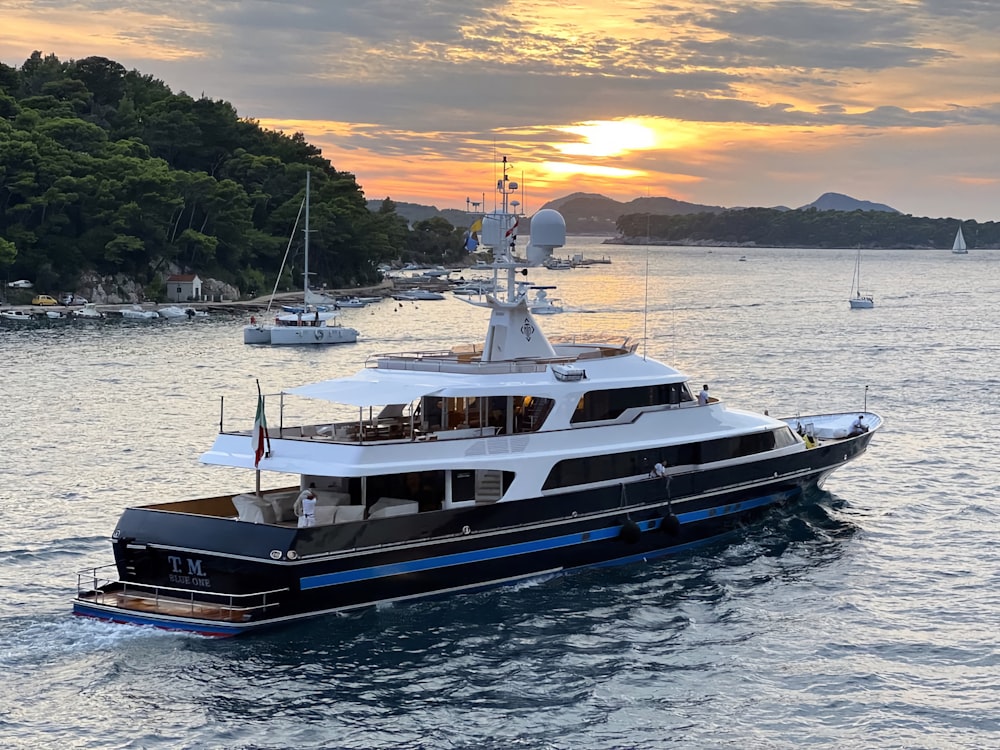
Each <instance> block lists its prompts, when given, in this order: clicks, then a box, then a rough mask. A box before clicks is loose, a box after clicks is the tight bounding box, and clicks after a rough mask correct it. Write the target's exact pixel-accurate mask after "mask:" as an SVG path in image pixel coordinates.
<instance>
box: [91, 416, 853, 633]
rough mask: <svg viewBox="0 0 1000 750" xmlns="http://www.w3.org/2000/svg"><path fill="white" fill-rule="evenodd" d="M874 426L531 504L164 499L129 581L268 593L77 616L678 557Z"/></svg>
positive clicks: (359, 599)
mask: <svg viewBox="0 0 1000 750" xmlns="http://www.w3.org/2000/svg"><path fill="white" fill-rule="evenodd" d="M870 439H871V435H870V434H868V435H862V436H859V437H857V438H853V439H850V440H846V441H842V442H838V443H834V444H830V445H826V446H823V447H820V448H816V449H813V450H809V451H804V452H799V453H795V454H793V455H790V456H784V457H779V458H772V459H768V460H764V461H757V462H753V463H749V464H742V465H738V466H731V467H726V468H720V469H715V470H709V471H694V472H689V473H683V474H678V475H675V476H673V477H672V478H671V479H670V481H669V482H667V481H666V480H664V479H648V480H642V481H638V482H633V483H630V484H621V485H615V486H611V487H602V488H599V489H592V490H584V491H576V492H572V493H566V494H561V495H555V496H548V497H542V498H535V499H532V500H527V501H519V502H507V503H495V504H490V505H481V506H476V507H471V508H461V509H453V510H443V511H436V512H428V513H420V514H417V515H407V516H397V517H390V518H384V519H378V520H369V521H359V522H356V523H348V524H336V525H330V526H320V527H315V528H310V529H293V528H285V527H281V526H269V525H254V524H247V523H239V522H235V521H232V520H229V519H220V518H208V517H202V516H192V515H187V514H182V513H172V512H165V511H157V510H155V509H141V508H140V509H130V510H127V511H126V512H125V513H124V514H123V516H122V518H121V519H120V521H119V525H118V529H117V530H116V532H115V535H116V542H115V545H114V547H115V557H116V563H117V566H118V574H119V577H120V579H121V581H122V582H123V583H124V584H125V585H126V586H127V585H146V586H151V587H165V588H166V587H169V588H170V589H184V590H186V592H187V593H185V596H190V597H193V598H197V599H199V600H204V601H220V600H221V599H222V598H224V597H223V595H233V594H236V595H254V594H255V592H263V591H267V592H275V591H278V592H280V593H278V594H274V593H270V594H269V597H270V598H269V599H268V602H267V604H268V606H267V607H262V608H259V609H255V610H253V611H252V612H248V613H247V614H244V615H242V617H241V618H240V621H239V622H236V623H225V624H216V625H212V624H211V623H208V624H207V625H206V624H205V623H204V622H202V621H200V620H199V621H197V622H196V621H195V620H198V618H192V617H183V616H181V617H166V618H165V617H162V616H158V615H156V614H155V613H154V614H152V615H150V614H141V613H135V612H125V613H123V612H122V611H121V610H120V608H118V607H106V606H101V605H99V604H98V603H97V602H96V600H93V599H87V598H85V597H84V598H78V600H77V602H76V606H75V609H76V611H77V613H78V614H85V615H92V616H96V617H102V618H105V619H116V620H119V621H127V622H144V623H149V624H154V625H160V626H164V627H178V626H180V627H182V628H183V629H193V630H199V631H200V632H210V633H211V634H213V635H230V634H235V633H238V632H244V631H246V630H250V629H254V628H258V627H262V626H266V625H273V624H275V623H279V622H287V621H290V620H296V619H302V618H305V617H311V616H315V615H318V614H323V613H328V612H337V611H346V610H351V609H356V608H360V607H367V606H371V605H373V604H377V603H379V602H387V601H403V600H408V599H415V598H420V597H427V596H436V595H440V594H445V593H450V592H455V591H468V590H475V589H479V588H485V587H491V586H496V585H502V584H505V583H509V582H513V581H517V580H522V579H525V578H529V577H534V576H539V575H545V574H549V573H557V572H561V571H566V570H572V569H578V568H586V567H592V566H600V565H610V564H619V563H626V562H630V561H634V560H642V559H649V558H652V557H656V556H660V555H665V554H671V553H674V552H677V551H680V550H684V549H687V548H689V547H691V546H693V545H697V544H700V543H704V542H705V541H706V540H711V539H715V538H718V537H720V536H722V535H725V534H727V533H728V532H730V531H732V530H733V529H734V528H735V527H737V526H739V525H741V524H744V523H747V522H749V521H752V520H754V519H756V518H757V517H759V516H760V515H761V514H763V513H765V512H766V511H767V510H768V509H769V508H772V507H774V506H776V505H782V504H785V503H788V502H792V501H794V500H796V499H797V498H798V497H799V496H800V495H801V493H802V491H803V490H804V489H806V488H809V487H811V486H814V485H816V484H817V483H820V482H821V481H822V479H823V478H824V477H825V476H826V474H827V473H829V472H830V471H832V470H833V469H835V468H836V467H837V466H840V465H842V464H843V463H845V462H847V461H849V460H851V459H852V458H854V457H856V456H857V455H859V454H860V453H862V452H863V451H864V450H865V448H866V447H867V444H868V442H869V440H870Z"/></svg>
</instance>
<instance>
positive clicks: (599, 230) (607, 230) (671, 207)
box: [368, 193, 900, 235]
mask: <svg viewBox="0 0 1000 750" xmlns="http://www.w3.org/2000/svg"><path fill="white" fill-rule="evenodd" d="M381 205H382V201H380V200H369V201H368V208H369V210H371V211H377V210H378V209H379V207H380V206H381ZM542 208H552V209H555V210H557V211H559V213H561V214H562V215H563V218H564V219H566V231H567V232H569V233H570V234H607V235H613V234H615V233H616V232H617V222H618V217H619V216H624V215H626V214H653V215H660V216H678V215H682V214H699V213H721V212H722V211H728V210H731V209H730V208H727V207H725V206H709V205H704V204H701V203H688V202H687V201H680V200H677V199H675V198H667V197H645V198H634V199H632V200H630V201H627V202H622V201H616V200H614V199H612V198H607V197H605V196H603V195H600V194H598V193H571V194H570V195H566V196H564V197H562V198H556V199H555V200H551V201H549V202H548V203H546V204H545V205H543V206H542ZM739 208H744V207H743V206H741V207H739ZM772 208H775V209H777V210H779V211H791V210H799V211H804V210H808V209H810V208H814V209H816V210H818V211H848V212H849V211H858V210H861V211H887V212H890V213H900V212H899V211H897V210H896V209H895V208H892V207H890V206H887V205H885V204H883V203H872V202H871V201H862V200H858V199H856V198H852V197H850V196H849V195H843V194H841V193H823V195H821V196H820V197H819V198H817V199H816V200H814V201H813V202H812V203H807V204H806V205H804V206H800V207H799V208H798V209H790V208H788V207H787V206H772ZM396 213H398V214H399V215H400V216H402V217H404V218H405V219H406V220H407V221H409V222H410V224H413V223H414V222H417V221H425V220H427V219H430V218H432V217H435V216H441V217H443V218H445V219H447V220H448V221H449V222H450V223H451V224H452V226H456V227H467V226H469V224H470V223H471V222H472V219H473V217H472V216H471V215H470V214H469V213H467V212H465V211H462V210H460V209H453V208H446V209H439V208H437V207H436V206H423V205H420V204H417V203H398V202H397V203H396ZM522 231H527V230H526V228H523V229H522Z"/></svg>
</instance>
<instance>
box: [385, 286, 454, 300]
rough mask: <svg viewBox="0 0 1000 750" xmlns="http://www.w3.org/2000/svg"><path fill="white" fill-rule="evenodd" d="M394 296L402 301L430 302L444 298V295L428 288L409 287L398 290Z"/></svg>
mask: <svg viewBox="0 0 1000 750" xmlns="http://www.w3.org/2000/svg"><path fill="white" fill-rule="evenodd" d="M392 298H393V299H394V300H398V301H401V302H430V301H436V300H443V299H444V295H443V294H441V293H440V292H432V291H430V290H428V289H408V290H406V291H403V292H396V293H395V294H393V295H392Z"/></svg>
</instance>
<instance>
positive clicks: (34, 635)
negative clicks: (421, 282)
mask: <svg viewBox="0 0 1000 750" xmlns="http://www.w3.org/2000/svg"><path fill="white" fill-rule="evenodd" d="M573 253H583V254H584V255H585V256H588V257H597V258H599V257H602V256H605V255H606V256H609V257H610V258H611V260H612V263H611V264H610V265H595V266H592V267H589V268H577V269H574V270H570V271H547V270H544V269H542V270H537V271H535V270H533V271H532V272H531V274H530V276H529V278H530V279H531V280H532V281H534V282H535V283H538V284H555V285H556V286H557V289H556V290H550V291H549V296H550V297H552V298H557V299H558V300H559V304H561V305H562V306H564V307H565V308H566V309H567V310H568V311H571V312H566V313H564V314H561V315H554V316H547V317H546V318H545V319H540V320H539V323H540V325H541V326H542V327H543V328H544V330H545V331H546V332H547V333H548V334H549V335H550V336H552V337H574V336H582V335H584V334H587V333H589V332H597V333H603V334H606V335H608V336H618V337H619V338H620V337H622V336H624V335H631V336H632V337H633V339H634V340H635V341H636V342H637V344H638V349H637V351H638V352H639V353H640V354H644V355H646V356H650V357H655V358H658V359H662V360H665V361H667V362H669V363H671V364H673V365H675V366H676V367H678V368H679V369H681V370H682V371H683V372H685V373H687V374H688V375H689V376H690V377H691V378H692V385H693V386H694V387H695V388H696V389H700V387H701V385H703V384H708V385H709V388H710V392H711V393H712V395H713V396H715V397H717V398H721V399H723V400H724V401H726V402H727V403H728V404H730V405H731V406H734V407H742V408H748V409H752V410H764V409H767V410H768V411H769V412H770V414H772V415H775V416H794V415H796V414H810V413H817V412H823V411H853V410H859V411H860V410H862V409H864V408H867V409H869V410H871V411H876V412H878V413H879V414H881V415H882V416H883V417H884V418H885V420H886V425H885V427H884V429H883V430H881V431H880V432H879V433H878V434H877V435H876V436H875V438H874V440H873V442H872V445H871V448H870V450H869V452H868V453H867V454H866V455H865V456H863V457H862V458H861V459H860V460H858V461H856V462H854V463H852V464H850V465H849V466H846V467H844V468H842V469H840V470H838V471H837V472H835V473H834V474H833V475H832V476H831V477H830V479H829V480H828V482H827V484H826V486H825V489H824V491H822V492H819V493H816V494H815V495H814V496H813V497H811V498H809V500H810V502H809V503H807V504H805V505H802V506H799V507H796V508H792V509H786V510H784V511H782V512H777V513H774V514H772V515H770V516H768V517H767V518H766V519H765V520H763V521H762V522H760V523H758V524H754V525H752V526H747V527H746V528H743V529H740V530H739V531H738V532H736V533H735V534H734V535H733V536H732V537H731V538H730V539H729V540H727V541H726V542H725V543H723V544H715V545H711V546H707V547H703V548H700V549H698V550H696V551H694V552H691V553H686V554H684V555H679V556H676V557H672V558H668V559H658V560H655V561H649V562H647V563H639V564H633V565H628V566H622V567H618V568H612V569H601V570H592V571H584V572H579V573H575V574H570V575H566V576H562V577H556V578H551V579H548V580H541V581H534V582H531V583H528V584H522V585H519V586H516V587H512V588H508V589H501V590H497V591H491V592H488V593H479V594H471V595H460V596H453V597H450V598H446V599H442V600H437V601H429V602H418V603H410V604H405V605H402V604H401V605H395V606H389V607H382V608H378V609H373V610H369V611H366V612H363V613H360V614H354V615H350V616H343V617H337V616H331V617H324V618H321V619H317V620H314V621H311V622H308V623H304V624H300V625H295V626H292V627H288V628H283V629H281V630H276V631H274V632H271V633H267V634H261V635H251V636H249V637H246V638H241V639H230V640H210V639H204V638H200V637H197V636H192V635H181V634H176V633H169V632H164V631H158V630H153V629H145V628H136V627H129V626H119V625H111V624H107V623H101V622H96V621H92V620H86V619H81V618H74V617H72V616H71V614H70V607H71V605H70V600H71V598H72V596H73V594H74V593H75V587H76V571H78V570H80V569H84V568H88V567H93V566H97V565H103V564H107V563H110V562H111V560H112V556H111V548H110V543H109V535H110V533H111V531H112V530H113V529H114V526H115V521H116V519H117V517H118V515H119V514H120V513H121V511H122V509H123V508H124V507H126V506H128V505H132V504H137V503H148V502H157V501H162V500H171V499H183V498H188V497H196V496H205V495H214V494H221V493H225V492H233V491H239V490H242V489H246V488H247V486H248V484H249V483H252V481H253V480H252V477H250V476H247V475H246V473H245V472H241V471H237V470H231V469H221V468H218V467H206V466H202V465H200V464H199V463H198V456H199V455H200V453H201V452H202V451H204V450H206V449H207V448H208V447H209V446H210V445H211V442H212V440H213V438H214V435H215V433H216V431H217V430H218V428H219V423H220V419H222V418H223V417H222V416H221V415H222V414H223V413H224V414H225V417H224V419H225V420H226V423H225V426H226V427H227V428H236V427H240V428H249V427H250V425H251V424H252V421H253V415H254V407H255V403H256V394H257V382H258V381H259V382H260V385H261V388H262V390H263V391H264V392H265V393H277V392H278V391H280V390H281V389H282V388H287V387H291V386H293V385H297V384H302V383H306V382H312V381H316V380H322V379H324V378H328V377H333V376H338V375H344V374H348V373H350V372H353V371H355V370H357V369H359V368H360V367H362V366H363V365H364V363H365V361H366V359H367V358H368V357H369V356H370V355H372V354H374V353H378V352H393V351H415V350H426V349H439V348H442V347H447V346H450V345H452V344H453V343H457V342H462V343H472V342H480V341H481V340H482V338H483V336H484V334H485V330H486V317H485V315H484V311H483V310H481V309H479V308H475V307H472V306H470V305H467V304H465V303H464V302H462V301H460V300H457V299H454V298H449V299H447V300H445V301H443V302H421V303H409V302H406V303H398V302H393V301H391V300H388V301H385V302H382V303H379V304H377V305H373V306H370V307H368V308H363V309H352V310H345V311H344V312H343V316H342V318H343V322H344V323H345V324H346V325H351V326H353V327H355V328H357V329H358V330H359V331H360V332H361V338H360V339H359V342H358V343H357V344H355V345H344V346H335V347H320V348H301V349H298V348H287V347H252V346H246V345H244V344H243V343H242V341H243V337H242V331H241V326H242V325H243V324H244V323H245V322H246V321H244V320H242V319H239V318H235V317H224V316H217V317H213V318H209V319H199V320H180V321H174V322H168V321H162V322H154V323H153V324H149V323H142V322H139V323H128V322H119V323H114V324H109V323H105V324H80V325H77V324H74V325H64V326H52V327H40V328H30V329H19V328H13V327H0V367H2V370H0V383H2V388H0V396H2V404H0V410H2V411H0V413H2V415H3V419H2V422H0V424H2V427H3V431H2V436H3V437H2V441H3V442H2V451H0V512H2V524H0V563H2V564H0V576H2V581H0V584H2V585H0V598H2V601H0V673H2V674H3V677H4V683H5V685H4V689H3V690H2V691H0V745H2V746H3V747H5V748H33V749H34V748H61V749H62V750H68V749H69V748H290V747H294V748H476V749H477V750H487V749H493V748H496V749H497V750H499V749H501V748H504V749H505V748H574V749H580V748H725V747H732V748H801V747H811V748H812V747H826V748H876V747H877V748H889V747H898V748H985V747H996V746H1000V723H998V718H997V717H998V716H1000V711H998V710H997V703H998V701H1000V651H998V640H1000V638H998V635H997V624H998V622H1000V552H998V549H1000V545H998V544H997V536H998V526H1000V524H998V518H997V486H998V477H997V469H996V448H995V440H996V425H997V424H998V423H1000V395H998V394H1000V366H998V365H997V363H998V362H1000V307H998V305H997V301H998V300H1000V252H998V251H979V250H975V249H974V250H972V251H970V253H969V254H968V255H965V256H955V255H953V254H952V253H951V252H950V251H929V250H928V251H924V250H917V251H903V250H874V251H865V253H864V258H863V263H864V268H865V278H866V287H867V288H868V289H869V290H870V291H871V292H872V293H873V294H874V296H875V308H874V309H873V310H853V311H852V310H850V309H849V306H848V302H847V300H848V297H849V292H850V287H851V277H852V273H853V267H854V259H855V253H856V251H855V250H852V249H845V250H795V249H747V248H739V249H735V248H732V249H728V248H691V247H650V248H648V249H647V248H637V247H623V246H607V245H601V244H600V240H598V239H594V238H571V239H570V244H569V245H568V246H567V247H566V248H565V249H564V251H563V252H562V253H560V254H564V255H571V254H573ZM741 256H745V260H741V259H740V258H741ZM465 275H466V277H467V278H468V277H469V276H471V275H473V274H472V273H466V274H465ZM223 398H224V399H225V409H224V412H223V409H222V408H221V407H220V404H221V401H222V399H223ZM271 421H272V422H273V421H275V416H274V415H271Z"/></svg>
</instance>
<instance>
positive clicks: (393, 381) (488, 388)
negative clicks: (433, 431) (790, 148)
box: [285, 369, 555, 406]
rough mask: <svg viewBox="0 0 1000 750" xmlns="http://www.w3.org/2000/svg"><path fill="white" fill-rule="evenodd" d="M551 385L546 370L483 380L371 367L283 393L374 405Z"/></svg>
mask: <svg viewBox="0 0 1000 750" xmlns="http://www.w3.org/2000/svg"><path fill="white" fill-rule="evenodd" d="M554 385H555V384H554V382H553V378H552V375H550V374H549V373H546V372H540V373H530V374H525V373H521V374H519V375H515V376H513V377H506V378H496V377H492V378H490V380H489V382H486V381H482V380H475V379H472V380H470V379H469V376H468V375H461V374H451V373H441V372H426V373H425V372H414V371H412V370H408V371H401V372H386V371H384V370H374V369H372V370H363V371H361V372H359V373H358V374H357V375H354V376H351V377H347V378H334V379H332V380H323V381H321V382H319V383H310V384H309V385H302V386H298V387H297V388H292V389H290V390H287V391H285V393H287V394H289V395H292V396H302V397H304V398H315V399H321V400H323V401H332V402H333V403H337V404H349V405H351V406H376V405H384V404H408V403H410V402H412V401H415V400H416V399H418V398H420V397H421V396H450V397H461V396H465V397H472V396H527V395H533V396H544V395H547V394H548V393H549V392H551V390H552V388H553V386H554Z"/></svg>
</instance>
